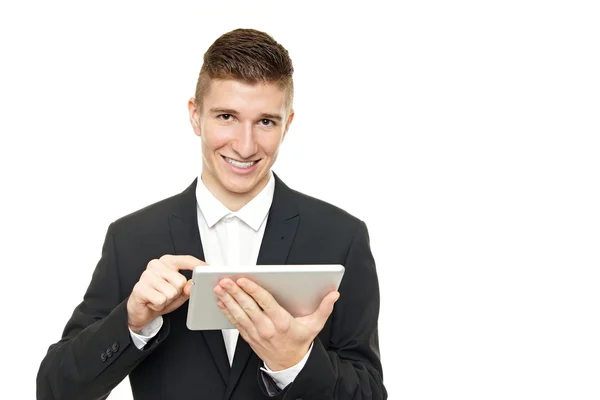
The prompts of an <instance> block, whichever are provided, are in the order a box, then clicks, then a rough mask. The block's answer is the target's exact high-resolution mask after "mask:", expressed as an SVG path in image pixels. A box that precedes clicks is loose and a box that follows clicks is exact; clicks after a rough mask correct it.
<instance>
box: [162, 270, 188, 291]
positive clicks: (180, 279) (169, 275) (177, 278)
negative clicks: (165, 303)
mask: <svg viewBox="0 0 600 400" xmlns="http://www.w3.org/2000/svg"><path fill="white" fill-rule="evenodd" d="M156 274H157V275H158V276H159V277H160V278H162V279H164V280H165V281H166V282H168V283H169V284H170V285H172V286H173V287H174V288H175V289H176V290H177V294H178V295H179V294H180V293H181V291H182V289H183V287H184V286H185V284H186V283H187V281H188V280H187V278H186V277H185V276H183V274H181V273H179V272H178V271H175V270H173V269H170V268H168V267H164V268H162V269H160V270H158V271H156Z"/></svg>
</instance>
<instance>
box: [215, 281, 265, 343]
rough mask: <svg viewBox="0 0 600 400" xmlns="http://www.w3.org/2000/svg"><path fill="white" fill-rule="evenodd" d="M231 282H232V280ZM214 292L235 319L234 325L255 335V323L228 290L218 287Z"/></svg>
mask: <svg viewBox="0 0 600 400" xmlns="http://www.w3.org/2000/svg"><path fill="white" fill-rule="evenodd" d="M229 281H230V282H232V281H231V280H229ZM214 291H215V293H216V295H217V296H218V297H219V300H221V302H222V303H223V305H224V306H225V308H226V309H227V312H228V313H229V314H230V316H231V317H232V318H233V321H232V324H234V325H235V326H236V328H238V329H240V328H243V329H244V330H246V331H247V332H248V333H255V332H256V327H255V326H254V323H253V322H252V320H251V319H250V317H249V316H248V314H246V312H245V311H244V310H243V309H242V307H241V306H240V304H239V303H238V302H237V301H236V299H235V298H234V297H233V296H232V295H231V294H230V293H229V292H228V291H227V290H226V288H224V287H222V286H221V285H217V286H216V287H215V290H214Z"/></svg>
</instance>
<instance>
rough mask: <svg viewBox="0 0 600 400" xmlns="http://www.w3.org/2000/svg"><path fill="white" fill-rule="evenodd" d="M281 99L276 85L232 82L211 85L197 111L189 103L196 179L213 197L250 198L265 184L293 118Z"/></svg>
mask: <svg viewBox="0 0 600 400" xmlns="http://www.w3.org/2000/svg"><path fill="white" fill-rule="evenodd" d="M285 100H286V94H285V91H284V90H282V89H280V88H279V87H278V86H277V85H276V84H271V83H267V84H263V83H259V84H254V85H250V84H246V83H242V82H239V81H235V80H213V81H212V82H211V86H210V89H209V90H208V91H207V92H206V94H205V95H204V98H203V99H202V109H201V110H200V112H199V111H198V110H197V109H196V106H195V103H194V101H193V99H192V100H190V102H189V104H188V108H189V112H190V120H191V123H192V127H193V128H194V132H195V133H196V135H198V136H200V138H201V142H202V156H203V165H202V179H203V181H204V184H205V185H206V186H207V187H208V189H209V190H211V191H212V192H213V194H215V195H217V197H220V196H226V197H231V196H234V197H237V196H243V197H244V198H246V197H249V198H252V197H254V196H255V195H256V194H258V193H259V192H260V190H262V188H263V187H264V186H265V185H266V183H267V182H268V179H269V175H268V173H269V171H270V169H271V166H272V165H273V164H274V163H275V160H276V159H277V154H278V151H279V146H280V145H281V142H282V141H283V138H284V136H285V133H286V132H287V129H288V127H289V125H290V123H291V122H292V119H293V116H294V114H293V113H289V115H288V111H287V110H286V107H285V103H286V101H285Z"/></svg>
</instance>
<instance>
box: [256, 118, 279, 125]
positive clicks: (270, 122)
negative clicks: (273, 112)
mask: <svg viewBox="0 0 600 400" xmlns="http://www.w3.org/2000/svg"><path fill="white" fill-rule="evenodd" d="M260 123H261V124H262V125H264V126H274V125H275V121H273V120H270V119H267V118H263V119H261V120H260Z"/></svg>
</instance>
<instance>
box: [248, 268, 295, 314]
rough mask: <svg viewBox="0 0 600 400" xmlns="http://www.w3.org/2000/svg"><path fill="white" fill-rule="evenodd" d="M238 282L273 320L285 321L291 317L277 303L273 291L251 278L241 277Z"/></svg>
mask: <svg viewBox="0 0 600 400" xmlns="http://www.w3.org/2000/svg"><path fill="white" fill-rule="evenodd" d="M237 284H238V285H239V286H240V287H241V288H242V289H243V290H244V292H246V293H247V294H248V295H250V296H251V297H252V298H253V299H254V301H255V302H256V304H258V306H259V307H260V308H261V309H262V311H263V313H264V314H265V315H266V316H267V317H269V319H271V320H272V321H275V320H279V321H284V320H287V319H289V318H291V315H290V314H289V313H288V312H287V311H286V310H285V309H284V308H283V307H281V306H280V305H279V303H277V301H276V300H275V298H274V297H273V296H272V295H271V293H269V292H268V291H266V290H265V289H264V288H263V287H261V286H260V285H258V284H257V283H255V282H253V281H251V280H250V279H246V278H240V279H238V280H237Z"/></svg>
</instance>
